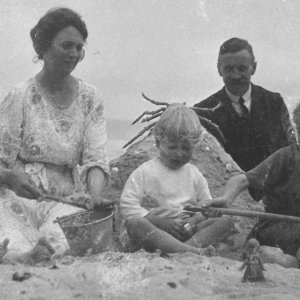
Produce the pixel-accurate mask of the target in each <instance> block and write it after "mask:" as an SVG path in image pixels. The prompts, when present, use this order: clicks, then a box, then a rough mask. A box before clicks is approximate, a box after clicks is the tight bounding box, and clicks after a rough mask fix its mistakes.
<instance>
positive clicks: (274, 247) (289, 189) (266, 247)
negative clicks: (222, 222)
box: [204, 103, 300, 268]
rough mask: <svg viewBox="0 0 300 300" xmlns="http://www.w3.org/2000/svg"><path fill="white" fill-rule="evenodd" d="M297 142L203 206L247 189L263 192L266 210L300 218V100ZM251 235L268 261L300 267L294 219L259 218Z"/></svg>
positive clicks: (299, 233) (299, 230)
mask: <svg viewBox="0 0 300 300" xmlns="http://www.w3.org/2000/svg"><path fill="white" fill-rule="evenodd" d="M293 121H294V127H295V128H294V129H295V132H296V137H297V144H293V145H290V146H287V147H283V148H281V149H279V150H277V151H276V152H275V153H273V154H272V155H271V156H269V157H268V158H266V159H265V160H264V161H263V162H261V163H260V164H259V165H258V166H256V167H255V168H254V169H252V170H249V171H247V172H246V173H244V174H239V175H236V176H234V177H232V178H231V179H230V180H229V181H228V182H227V184H226V186H225V188H224V191H223V195H222V196H220V197H218V198H215V199H213V200H209V201H207V202H206V203H204V206H206V207H210V206H230V205H231V204H232V202H233V201H234V199H235V198H236V197H237V196H238V195H239V194H240V193H241V192H242V191H243V190H245V189H247V188H249V187H252V188H254V189H255V190H258V191H259V192H261V193H263V195H264V197H263V204H264V207H265V211H266V212H268V213H273V214H283V215H287V216H298V217H300V184H299V178H300V145H299V138H300V103H298V105H297V106H296V108H295V110H294V112H293ZM248 238H256V239H257V240H258V242H259V243H260V245H262V246H261V251H260V252H261V253H262V254H263V256H264V257H265V259H264V260H265V262H275V263H278V264H280V265H281V266H283V267H287V268H288V267H297V268H298V267H299V266H300V224H299V223H296V222H291V221H288V220H287V221H282V220H272V219H263V218H262V219H259V220H258V223H257V224H256V225H255V226H254V228H253V229H252V230H251V232H250V233H249V236H248Z"/></svg>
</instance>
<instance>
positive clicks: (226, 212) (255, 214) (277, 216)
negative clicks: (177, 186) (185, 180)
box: [184, 206, 300, 223]
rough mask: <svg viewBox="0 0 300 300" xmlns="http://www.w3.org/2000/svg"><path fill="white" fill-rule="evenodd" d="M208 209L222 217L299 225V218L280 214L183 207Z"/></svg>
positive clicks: (195, 210) (198, 209)
mask: <svg viewBox="0 0 300 300" xmlns="http://www.w3.org/2000/svg"><path fill="white" fill-rule="evenodd" d="M210 209H211V210H214V211H217V212H220V213H222V214H223V215H230V216H241V217H250V218H264V219H272V220H279V221H289V222H295V223H300V217H296V216H289V215H280V214H272V213H265V212H258V211H247V210H239V209H230V208H216V207H209V208H200V207H195V206H185V207H184V210H186V211H191V212H207V211H209V210H210Z"/></svg>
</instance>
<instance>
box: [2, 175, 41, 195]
mask: <svg viewBox="0 0 300 300" xmlns="http://www.w3.org/2000/svg"><path fill="white" fill-rule="evenodd" d="M8 172H9V173H8V176H7V180H6V182H5V183H6V185H7V186H8V188H9V189H11V190H13V191H14V192H15V193H16V194H17V195H18V196H20V197H24V198H28V199H38V198H39V197H40V196H41V193H40V191H39V190H38V188H37V186H36V185H35V184H34V182H33V181H32V179H31V178H30V176H29V175H28V174H27V173H25V172H19V171H14V170H9V171H8Z"/></svg>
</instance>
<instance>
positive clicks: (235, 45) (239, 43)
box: [218, 37, 255, 62]
mask: <svg viewBox="0 0 300 300" xmlns="http://www.w3.org/2000/svg"><path fill="white" fill-rule="evenodd" d="M245 49H246V50H248V51H249V53H250V56H251V59H252V62H255V57H254V54H253V49H252V46H251V45H250V44H249V43H248V41H246V40H243V39H239V38H236V37H234V38H231V39H229V40H227V41H225V42H224V43H223V44H222V45H221V47H220V50H219V58H220V55H223V54H226V53H236V52H239V51H242V50H245ZM219 58H218V59H219Z"/></svg>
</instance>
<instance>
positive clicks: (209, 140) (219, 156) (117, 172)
mask: <svg viewBox="0 0 300 300" xmlns="http://www.w3.org/2000/svg"><path fill="white" fill-rule="evenodd" d="M157 155H158V150H157V148H156V147H155V142H154V137H153V135H152V134H149V135H148V136H147V137H145V138H144V139H143V140H141V141H139V142H137V143H135V144H133V145H132V146H130V147H129V148H128V150H127V151H126V152H125V153H124V154H123V155H122V156H120V157H119V158H118V159H116V160H114V161H112V162H111V170H112V176H111V180H110V183H109V185H108V188H107V189H106V191H105V196H106V197H109V198H113V199H115V200H117V201H118V200H119V198H120V195H121V193H122V190H123V187H124V185H125V183H126V180H127V178H128V176H129V175H130V174H131V173H132V171H134V170H135V169H136V168H137V167H138V166H139V165H140V164H142V163H143V162H145V161H147V160H149V159H152V158H153V157H155V156H157ZM191 163H193V164H194V165H195V166H197V167H198V169H199V170H200V171H201V172H202V173H203V175H204V176H205V178H206V179H207V181H208V184H209V187H210V191H211V194H212V196H213V197H215V196H218V195H220V194H221V192H222V189H223V187H224V185H225V183H226V182H227V180H228V179H229V178H231V177H232V176H234V175H236V174H239V173H241V169H240V168H239V166H238V165H237V164H236V163H235V162H234V161H233V159H232V158H231V156H230V155H228V154H227V153H226V152H225V151H224V149H223V147H222V146H221V145H220V144H219V143H218V141H217V140H216V139H215V138H214V137H213V136H212V135H211V134H209V133H208V132H204V133H203V134H202V136H201V138H200V140H199V142H198V144H197V145H196V147H195V150H194V153H193V156H192V160H191ZM234 206H235V207H236V208H239V209H247V210H249V209H250V210H251V209H259V206H258V205H257V204H256V203H255V202H254V201H253V199H252V198H251V196H250V195H249V193H248V191H245V192H243V193H241V194H240V195H239V196H238V197H237V199H236V201H235V203H234ZM116 211H117V213H116V225H117V226H116V228H118V224H119V221H120V218H119V214H118V211H119V210H118V208H117V210H116ZM234 220H235V225H236V226H235V228H236V231H237V232H236V233H234V234H233V235H231V236H230V238H229V239H228V240H227V241H226V243H225V244H221V245H219V250H220V252H221V255H222V256H226V257H230V258H238V257H239V255H240V250H241V247H242V246H243V244H244V242H245V239H246V236H247V234H248V233H249V230H250V229H251V227H252V226H253V222H254V220H250V219H248V218H245V217H243V218H242V217H234Z"/></svg>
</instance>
